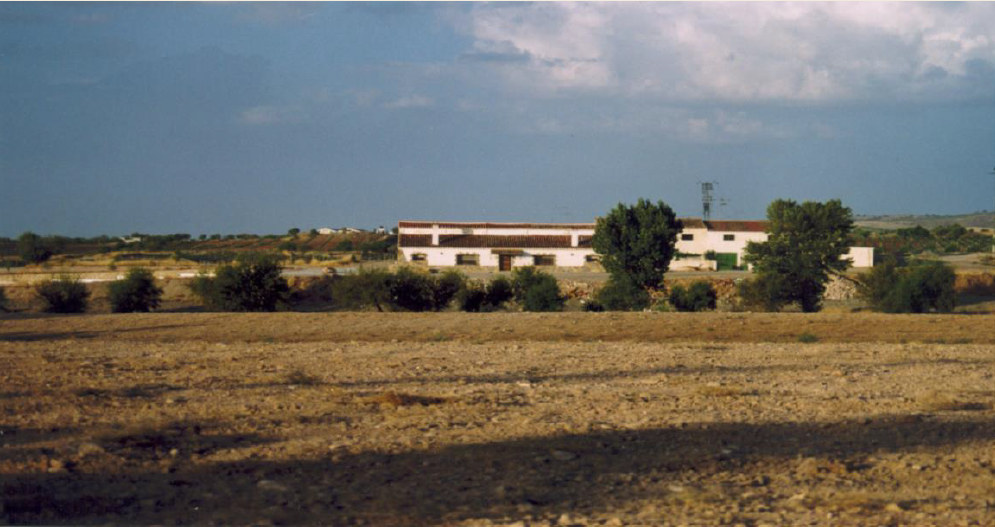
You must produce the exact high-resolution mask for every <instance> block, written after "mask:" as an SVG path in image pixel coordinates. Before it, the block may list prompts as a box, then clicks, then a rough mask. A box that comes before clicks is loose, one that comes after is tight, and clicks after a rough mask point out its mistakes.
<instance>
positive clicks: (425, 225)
mask: <svg viewBox="0 0 995 527" xmlns="http://www.w3.org/2000/svg"><path fill="white" fill-rule="evenodd" d="M433 225H438V226H439V228H440V229H593V228H594V224H593V223H492V222H460V221H399V222H397V226H398V227H416V228H419V229H431V228H432V226H433Z"/></svg>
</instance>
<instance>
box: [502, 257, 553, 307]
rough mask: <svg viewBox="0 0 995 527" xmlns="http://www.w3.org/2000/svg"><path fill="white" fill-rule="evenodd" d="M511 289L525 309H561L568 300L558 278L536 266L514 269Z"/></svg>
mask: <svg viewBox="0 0 995 527" xmlns="http://www.w3.org/2000/svg"><path fill="white" fill-rule="evenodd" d="M511 289H512V292H513V294H514V297H515V299H516V300H518V301H519V302H520V303H521V304H522V309H524V310H525V311H560V310H562V309H563V304H564V302H566V298H565V297H564V296H563V295H561V294H560V286H559V284H558V283H557V282H556V278H554V277H553V276H552V275H550V274H546V273H544V272H542V271H538V270H536V269H535V268H534V267H520V268H518V269H516V270H515V271H513V273H512V279H511Z"/></svg>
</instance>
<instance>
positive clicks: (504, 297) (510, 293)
mask: <svg viewBox="0 0 995 527" xmlns="http://www.w3.org/2000/svg"><path fill="white" fill-rule="evenodd" d="M514 297H515V292H514V288H513V287H512V285H511V282H510V281H509V280H508V279H507V278H505V277H503V276H498V277H497V278H495V279H493V280H491V283H490V284H488V285H487V298H486V299H485V302H486V303H487V304H488V305H490V306H492V307H493V308H495V309H497V308H499V307H501V306H502V305H504V303H505V302H508V301H509V300H511V299H512V298H514Z"/></svg>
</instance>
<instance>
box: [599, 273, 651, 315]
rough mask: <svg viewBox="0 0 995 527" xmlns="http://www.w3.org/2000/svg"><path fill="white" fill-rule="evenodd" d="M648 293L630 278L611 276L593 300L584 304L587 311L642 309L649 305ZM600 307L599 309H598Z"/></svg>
mask: <svg viewBox="0 0 995 527" xmlns="http://www.w3.org/2000/svg"><path fill="white" fill-rule="evenodd" d="M650 301H651V299H650V294H649V292H647V291H646V290H645V289H643V288H642V287H639V286H638V285H636V284H635V283H633V282H632V281H631V280H628V279H626V278H624V277H621V278H620V277H616V276H612V277H611V278H609V279H608V281H607V282H605V285H604V286H602V287H601V289H598V291H597V292H596V293H595V294H594V302H593V304H594V305H592V303H590V302H589V303H588V304H587V305H585V309H587V310H588V311H642V310H643V309H646V308H647V307H649V305H650ZM598 308H600V309H598Z"/></svg>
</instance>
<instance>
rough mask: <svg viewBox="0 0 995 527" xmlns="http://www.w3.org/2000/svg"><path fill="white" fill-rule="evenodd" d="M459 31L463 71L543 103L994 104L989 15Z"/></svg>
mask: <svg viewBox="0 0 995 527" xmlns="http://www.w3.org/2000/svg"><path fill="white" fill-rule="evenodd" d="M450 19H451V20H452V22H453V23H454V24H455V26H456V27H457V29H458V30H459V31H461V32H463V33H465V34H467V35H468V36H469V37H470V38H471V39H472V44H471V49H470V50H469V51H467V52H466V53H464V54H463V55H461V56H460V57H459V58H460V61H459V62H462V63H466V64H467V65H470V64H472V65H473V67H475V68H489V69H490V73H491V74H492V75H493V76H496V77H497V78H498V79H499V80H500V81H501V82H502V83H503V84H504V85H505V86H507V87H508V88H509V89H512V90H517V91H519V92H522V93H533V94H537V95H543V96H562V95H564V94H570V93H598V94H604V95H609V96H613V97H625V98H633V99H657V100H670V101H729V102H746V103H750V102H758V101H759V102H770V101H793V102H815V103H821V102H827V101H830V102H831V101H848V100H858V101H859V100H872V99H894V98H899V99H907V100H918V99H923V98H927V99H965V98H977V97H982V96H987V94H988V86H987V85H986V84H985V82H984V81H982V80H981V78H982V77H980V76H978V75H976V74H975V71H976V70H979V69H981V70H983V69H985V67H986V66H987V67H991V65H992V64H995V24H992V23H991V21H992V20H995V4H992V3H987V2H978V3H974V2H968V3H963V4H954V5H936V4H932V3H877V2H869V3H865V2H840V3H808V2H803V3H738V2H736V3H729V4H721V3H711V2H704V3H669V2H666V3H652V2H651V3H604V4H601V3H580V4H574V3H558V2H550V3H536V4H524V5H522V4H512V5H510V6H508V5H502V6H500V8H494V7H493V6H492V5H491V4H474V5H473V7H472V8H471V9H469V10H468V11H467V12H465V13H463V14H456V15H451V18H450ZM972 64H974V66H972ZM988 81H989V82H988V84H990V79H988Z"/></svg>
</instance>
